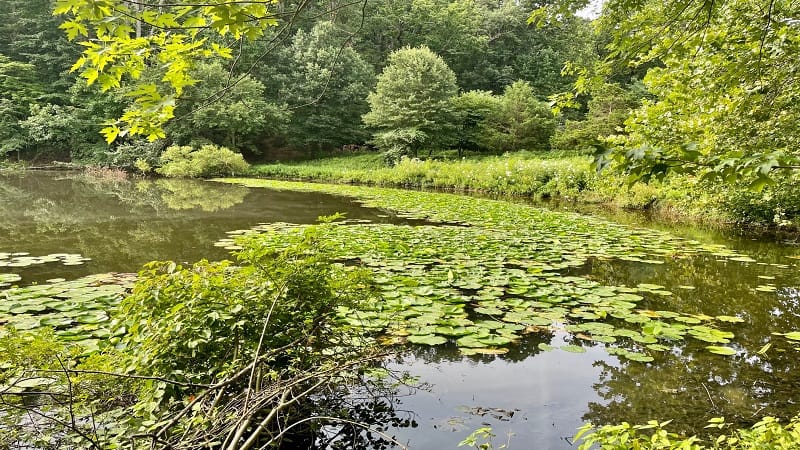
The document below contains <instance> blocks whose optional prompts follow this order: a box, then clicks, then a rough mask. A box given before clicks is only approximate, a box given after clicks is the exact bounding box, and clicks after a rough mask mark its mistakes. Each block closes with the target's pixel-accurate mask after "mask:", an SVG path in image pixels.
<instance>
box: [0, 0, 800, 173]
mask: <svg viewBox="0 0 800 450" xmlns="http://www.w3.org/2000/svg"><path fill="white" fill-rule="evenodd" d="M216 3H217V2H212V3H211V4H209V5H211V6H210V7H205V8H206V9H207V11H201V10H200V9H198V8H194V10H192V9H191V8H190V9H185V7H183V8H184V10H181V8H182V7H181V6H180V5H178V4H176V5H170V6H159V4H158V3H157V2H154V3H153V5H149V3H148V2H145V3H139V2H111V1H107V2H100V3H92V5H94V6H91V5H90V6H87V5H89V3H87V2H80V1H66V0H62V1H59V2H52V1H47V0H36V1H33V2H23V1H16V0H9V1H4V2H3V4H4V7H3V9H2V16H3V17H2V23H3V25H2V27H0V37H2V42H3V44H2V47H1V48H0V63H1V64H2V66H0V67H2V73H3V83H2V92H0V98H2V101H3V109H2V110H3V113H2V117H1V118H0V123H2V127H0V130H1V131H0V141H2V147H0V156H4V157H5V158H10V159H17V160H26V161H42V160H65V159H69V160H72V161H77V162H81V163H85V164H93V165H106V166H114V167H121V168H126V169H133V168H134V167H135V166H136V161H139V167H140V168H146V169H149V168H153V167H157V166H158V165H159V164H160V160H159V156H160V155H161V153H162V152H163V151H164V149H165V148H167V147H169V146H170V145H179V146H191V147H192V148H199V147H200V146H202V145H205V144H213V145H216V146H224V147H227V148H229V149H231V150H233V151H235V152H240V153H243V154H244V155H245V156H246V157H247V158H248V159H251V160H253V159H255V160H258V159H261V160H274V159H281V158H285V157H286V156H289V155H292V156H295V157H302V156H305V157H308V156H312V157H313V156H318V155H320V154H324V153H325V152H327V151H331V150H334V149H341V148H343V147H344V148H361V147H362V146H365V145H367V146H370V148H373V149H375V148H376V149H378V150H380V151H382V152H384V153H385V155H386V159H387V162H389V163H390V164H392V163H393V162H396V161H398V160H399V158H401V157H402V156H412V155H413V156H419V152H420V151H427V152H430V151H432V150H435V149H454V150H457V151H458V152H459V155H461V154H462V152H465V151H472V152H494V153H502V152H508V151H518V150H549V149H567V150H575V149H585V148H593V149H595V150H598V149H599V150H605V153H604V154H603V155H601V156H599V157H598V163H599V164H600V165H601V166H603V165H606V164H621V165H623V166H625V167H626V169H627V170H628V171H629V174H630V175H632V177H633V178H645V179H649V178H650V177H651V176H653V175H655V176H661V175H663V174H664V173H667V172H672V171H677V172H696V171H697V170H698V169H699V170H700V171H701V172H702V173H703V174H704V175H706V176H708V177H711V178H719V179H723V180H726V181H733V180H736V179H739V178H745V179H747V181H748V182H749V183H752V184H753V187H755V188H761V187H763V186H764V185H766V184H768V183H770V182H771V181H772V178H773V174H774V173H776V172H781V171H784V170H787V169H788V170H793V169H795V168H796V166H797V161H796V156H797V151H796V146H797V145H796V144H797V142H796V140H795V138H794V137H793V136H796V135H797V133H796V128H795V127H796V124H797V120H796V116H797V114H798V112H797V106H796V104H797V102H796V101H795V100H796V97H797V95H798V94H797V88H796V85H797V83H796V76H797V75H796V72H797V71H796V70H795V69H794V68H795V67H796V63H795V58H794V57H793V55H795V54H796V51H797V46H798V45H800V44H798V41H799V39H798V30H797V25H796V24H797V19H796V18H794V13H795V11H794V9H795V8H794V5H793V3H792V2H790V1H785V2H783V1H771V2H763V3H764V4H760V3H757V2H755V3H754V2H745V1H740V0H734V1H726V2H705V1H691V2H669V3H667V4H662V3H661V2H630V1H613V2H609V3H607V4H606V5H605V7H604V9H603V12H602V14H601V15H600V17H599V18H597V19H596V20H592V21H590V20H588V19H585V18H581V17H580V16H578V15H576V13H575V12H576V11H577V10H578V9H579V8H581V7H583V6H586V3H585V2H580V1H579V2H553V3H550V2H543V3H540V2H510V1H485V0H478V1H467V0H464V1H445V0H431V1H395V0H375V1H373V0H368V1H364V2H303V3H299V4H293V3H280V4H278V5H276V6H275V8H274V10H267V9H266V6H264V5H263V4H259V3H258V2H256V3H255V5H256V6H255V7H257V8H262V9H263V10H264V11H268V13H266V12H263V14H262V15H263V17H262V18H261V19H260V20H252V18H253V17H256V16H254V15H253V14H256V13H258V12H257V11H256V12H253V11H248V10H246V8H242V9H241V10H236V11H233V10H229V11H227V12H225V11H223V10H224V9H225V8H229V9H230V8H231V6H230V5H229V4H228V3H226V2H221V3H220V4H221V5H227V6H225V8H221V9H220V7H219V5H218V6H217V8H218V10H214V6H213V4H216ZM54 8H55V10H56V13H57V14H56V15H53V14H52V11H53V9H54ZM91 8H96V9H95V10H93V12H92V10H91ZM120 8H123V9H120ZM209 8H210V9H209ZM221 11H222V12H221ZM254 11H255V10H254ZM219 14H222V15H219ZM225 14H228V15H227V16H225ZM236 14H240V15H241V17H239V16H237V15H236ZM248 14H250V16H248ZM259 14H261V13H259ZM219 17H226V19H224V20H222V19H219ZM237 17H238V19H237ZM248 17H250V19H248ZM215 18H216V19H215ZM218 19H219V20H218ZM237 20H238V21H239V23H240V24H241V26H240V27H239V28H236V26H232V24H233V23H235V22H236V21H237ZM92 24H94V25H92ZM97 24H100V25H102V26H97ZM245 25H246V26H245ZM181 33H182V34H181ZM170 40H171V41H170ZM76 61H77V62H76ZM89 85H91V86H89Z"/></svg>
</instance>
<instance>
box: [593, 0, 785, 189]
mask: <svg viewBox="0 0 800 450" xmlns="http://www.w3.org/2000/svg"><path fill="white" fill-rule="evenodd" d="M796 12H797V8H796V5H794V4H793V3H792V2H789V1H783V0H777V1H770V2H751V1H744V0H727V1H724V2H708V1H699V0H693V1H688V2H678V1H671V2H666V3H664V2H656V1H645V2H630V1H623V0H620V1H614V2H611V3H609V4H608V5H607V6H606V9H605V11H604V14H603V17H601V20H600V26H601V28H603V29H605V30H607V31H608V33H609V34H610V35H611V42H610V44H609V55H608V58H607V59H606V61H605V62H604V63H603V64H602V65H600V66H599V67H598V68H596V69H595V70H593V71H590V72H587V73H586V74H585V76H584V79H583V80H581V82H580V83H581V85H582V86H585V87H588V86H589V85H591V84H592V83H591V82H588V80H591V79H592V78H594V79H600V78H602V77H603V76H604V75H606V74H608V73H609V72H610V71H611V70H612V68H613V67H618V66H620V65H631V64H632V65H645V64H649V65H652V66H654V67H652V68H651V69H650V70H649V71H648V73H647V76H646V77H645V80H644V81H645V84H646V86H647V88H648V90H649V91H650V93H651V94H653V95H654V96H655V98H654V99H653V100H651V101H646V102H645V103H644V105H643V106H642V108H640V109H639V110H637V111H636V112H635V113H634V115H633V117H632V118H631V119H630V120H629V121H628V122H627V125H626V127H627V131H628V137H626V138H624V139H621V140H620V139H617V140H613V141H611V142H609V146H608V148H607V149H606V152H604V153H603V154H601V155H600V156H599V158H598V160H597V163H598V165H599V166H600V167H604V166H609V165H611V166H615V167H618V168H620V169H622V170H625V171H627V173H628V174H630V176H631V179H632V180H639V179H643V180H646V179H649V178H651V177H656V178H660V177H663V176H666V175H667V174H670V173H674V172H679V173H694V174H698V175H700V176H702V177H704V178H707V179H716V180H724V181H728V182H733V181H737V180H742V179H747V180H748V181H749V182H750V186H751V187H752V188H756V189H758V188H761V187H763V186H765V185H766V184H768V183H770V182H771V177H772V176H773V174H774V172H775V171H776V170H780V169H797V168H800V151H798V144H800V141H798V139H797V136H798V123H800V122H798V120H797V118H798V117H800V106H798V105H800V103H798V101H797V100H798V99H800V83H799V82H800V78H798V75H797V74H798V62H797V58H796V55H797V54H798V51H800V29H799V28H798V27H797V25H796Z"/></svg>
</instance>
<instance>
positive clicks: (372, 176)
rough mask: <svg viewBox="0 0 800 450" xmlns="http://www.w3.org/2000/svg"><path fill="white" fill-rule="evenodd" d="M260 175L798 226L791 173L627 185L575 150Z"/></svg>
mask: <svg viewBox="0 0 800 450" xmlns="http://www.w3.org/2000/svg"><path fill="white" fill-rule="evenodd" d="M252 174H253V175H255V176H260V177H265V178H278V179H292V180H306V181H324V182H333V183H347V184H365V185H374V186H386V187H406V188H414V189H437V190H446V191H455V192H473V193H483V194H489V195H499V196H517V197H529V198H533V199H537V200H541V199H549V198H556V199H561V200H568V201H575V202H579V203H597V204H605V205H609V206H612V207H617V208H623V209H630V210H648V211H652V212H654V213H656V214H657V215H659V216H661V217H665V218H668V219H671V220H678V221H689V222H702V223H718V224H722V223H728V224H737V225H748V226H759V227H771V228H783V229H788V230H796V229H798V228H800V187H798V186H800V183H797V181H798V176H797V175H796V174H789V175H785V176H782V177H778V178H777V183H776V184H775V185H774V186H768V187H767V188H765V189H764V190H763V191H761V192H752V191H749V190H747V189H746V188H745V187H743V186H736V185H721V184H715V183H711V182H706V181H701V180H699V179H698V178H696V177H692V176H688V175H676V176H672V177H671V178H668V179H667V180H665V181H653V182H651V183H636V184H633V185H629V184H628V183H627V182H626V180H625V177H624V176H623V175H622V174H617V173H612V172H608V171H605V172H601V173H597V172H596V171H595V170H594V169H593V168H592V167H591V157H590V156H588V155H585V154H580V153H575V152H549V153H541V152H539V153H533V152H518V153H509V154H504V155H501V156H496V155H474V156H470V157H469V158H457V157H455V155H450V154H445V155H436V156H433V157H431V158H428V159H407V158H406V159H403V160H401V161H400V162H399V163H398V164H397V165H395V166H394V167H387V166H385V165H384V163H383V158H382V155H381V154H379V153H360V154H355V155H349V156H338V157H330V158H323V159H317V160H311V161H304V162H296V163H277V164H265V165H258V166H254V167H253V168H252Z"/></svg>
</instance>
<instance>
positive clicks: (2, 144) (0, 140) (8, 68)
mask: <svg viewBox="0 0 800 450" xmlns="http://www.w3.org/2000/svg"><path fill="white" fill-rule="evenodd" d="M43 89H44V87H43V86H42V85H41V83H38V82H37V81H36V70H35V67H34V66H33V65H32V64H26V63H20V62H17V61H12V60H11V59H9V58H8V57H7V56H5V55H2V54H0V156H3V155H5V154H7V153H10V152H14V151H16V152H19V151H21V150H23V149H24V148H25V147H26V146H27V145H28V144H27V142H26V137H25V133H24V131H23V130H22V129H21V127H20V124H19V122H20V121H21V120H25V118H26V117H27V116H28V113H29V108H30V105H31V104H33V103H34V102H36V100H37V99H38V98H39V97H40V95H41V94H42V90H43Z"/></svg>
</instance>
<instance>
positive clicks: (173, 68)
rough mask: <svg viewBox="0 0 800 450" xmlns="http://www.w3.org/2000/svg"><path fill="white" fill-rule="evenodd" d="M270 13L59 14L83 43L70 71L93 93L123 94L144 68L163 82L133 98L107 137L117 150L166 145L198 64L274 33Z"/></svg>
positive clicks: (222, 7) (157, 5) (251, 9)
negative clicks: (145, 142) (167, 127)
mask: <svg viewBox="0 0 800 450" xmlns="http://www.w3.org/2000/svg"><path fill="white" fill-rule="evenodd" d="M271 5H272V2H240V1H223V2H216V1H215V2H209V3H200V4H183V3H182V2H178V3H170V4H165V3H164V2H162V1H150V0H146V1H143V2H129V1H125V0H57V1H56V3H55V9H54V13H55V14H57V15H66V16H67V18H66V21H65V22H64V23H63V24H62V25H61V28H62V29H63V30H64V31H65V32H66V33H67V37H68V38H69V39H70V40H76V39H78V38H79V36H80V37H81V39H84V41H83V42H81V45H83V46H84V48H85V49H84V51H83V55H82V56H81V57H80V58H79V59H78V60H77V62H76V63H75V64H74V65H73V67H72V70H73V71H79V74H80V76H81V77H82V78H84V79H86V81H87V82H88V83H89V84H90V85H91V84H94V83H95V82H96V83H98V84H99V85H100V87H101V89H102V90H103V91H108V90H110V89H113V88H119V87H120V85H121V84H122V83H123V78H124V77H129V78H130V79H132V80H138V79H140V77H141V76H142V74H143V73H144V72H145V69H147V68H157V69H158V70H159V71H160V75H161V77H160V78H161V80H160V82H146V83H140V84H139V86H138V87H137V89H135V90H133V91H132V92H130V94H129V95H130V96H131V98H133V105H132V107H131V108H129V109H128V110H127V111H126V112H125V113H124V114H123V115H122V116H121V117H120V118H119V120H117V121H115V122H113V123H110V124H109V126H107V127H106V128H104V129H103V131H102V133H103V134H104V135H105V136H106V140H107V141H108V142H113V141H114V140H115V139H116V138H117V137H118V136H120V135H126V134H131V135H137V134H140V135H144V136H147V137H148V138H149V139H150V140H155V139H158V138H163V137H165V134H164V131H163V129H162V126H163V125H164V124H165V123H166V122H167V121H168V120H170V119H171V118H172V117H173V116H174V113H175V99H176V98H178V97H180V96H181V95H182V94H183V92H184V89H186V88H187V87H189V86H192V85H193V84H194V83H195V82H196V80H195V79H193V78H192V76H191V71H192V69H193V67H194V66H195V64H196V63H197V62H198V61H199V60H202V59H206V58H231V57H232V56H233V52H232V50H231V48H230V47H228V46H227V45H226V44H225V43H226V42H227V43H228V44H230V45H233V44H235V43H237V42H240V41H244V40H254V39H257V38H259V37H261V36H263V35H264V32H265V30H266V29H267V28H268V27H272V26H277V25H278V23H279V22H278V19H277V18H276V17H277V16H276V15H275V14H274V12H273V11H271V10H270V6H271ZM290 15H291V14H290ZM220 42H222V44H220ZM237 81H238V79H237ZM126 82H127V81H126Z"/></svg>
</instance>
